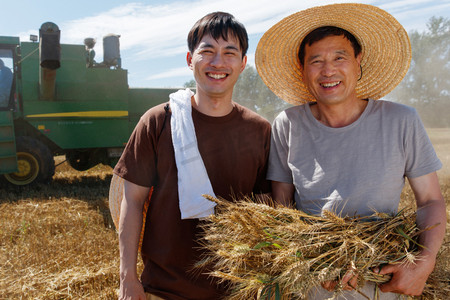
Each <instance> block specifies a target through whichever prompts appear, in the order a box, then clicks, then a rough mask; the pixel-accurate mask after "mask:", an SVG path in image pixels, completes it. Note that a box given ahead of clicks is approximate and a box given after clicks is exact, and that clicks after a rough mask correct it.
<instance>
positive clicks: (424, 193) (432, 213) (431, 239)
mask: <svg viewBox="0 0 450 300" xmlns="http://www.w3.org/2000/svg"><path fill="white" fill-rule="evenodd" d="M409 183H410V185H411V188H412V190H413V192H414V195H415V198H416V203H417V209H418V210H417V225H418V226H419V228H426V227H429V226H433V225H435V224H437V223H439V225H438V226H436V227H435V228H433V229H431V230H427V231H424V232H423V233H422V234H421V235H420V237H419V244H421V245H423V246H425V248H424V249H422V250H421V253H420V257H419V259H418V260H417V261H416V263H415V264H408V265H404V264H402V265H387V266H384V267H383V268H382V269H381V271H380V273H381V274H392V275H393V277H392V279H391V281H389V282H387V283H385V284H383V285H381V286H380V289H381V291H383V292H394V293H400V294H406V295H413V296H416V295H417V296H418V295H420V294H421V293H422V291H423V288H424V287H425V282H426V280H427V278H428V276H429V275H430V273H431V272H432V271H433V269H434V265H435V262H436V255H437V253H438V251H439V248H440V246H441V244H442V241H443V239H444V236H445V226H446V222H447V220H446V219H447V216H446V208H445V201H444V197H443V196H442V193H441V189H440V186H439V180H438V177H437V175H436V172H433V173H430V174H427V175H424V176H420V177H417V178H410V179H409Z"/></svg>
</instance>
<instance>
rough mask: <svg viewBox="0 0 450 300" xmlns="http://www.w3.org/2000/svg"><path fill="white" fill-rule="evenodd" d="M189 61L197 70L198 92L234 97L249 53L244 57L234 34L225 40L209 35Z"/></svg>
mask: <svg viewBox="0 0 450 300" xmlns="http://www.w3.org/2000/svg"><path fill="white" fill-rule="evenodd" d="M187 63H188V66H189V68H190V69H191V70H192V71H193V72H194V77H195V81H196V82H197V93H204V94H205V95H207V96H209V97H214V98H216V97H223V96H229V97H231V95H232V93H233V87H234V85H235V83H236V81H237V79H238V77H239V74H241V72H242V71H243V70H244V68H245V65H246V63H247V57H246V56H245V57H242V50H241V48H240V46H239V41H238V40H237V39H236V38H234V37H233V36H231V35H229V36H228V41H225V40H224V39H222V38H220V39H219V40H215V39H214V38H213V37H211V36H210V35H205V36H204V37H203V38H202V39H201V40H200V43H199V44H198V46H197V47H196V48H195V50H194V53H190V52H189V53H188V55H187Z"/></svg>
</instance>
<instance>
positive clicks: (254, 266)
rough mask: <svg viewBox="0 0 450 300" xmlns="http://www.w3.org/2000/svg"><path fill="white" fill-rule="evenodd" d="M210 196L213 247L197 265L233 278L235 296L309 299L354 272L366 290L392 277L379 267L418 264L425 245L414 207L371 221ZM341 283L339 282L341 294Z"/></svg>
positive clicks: (209, 243) (208, 233)
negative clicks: (317, 288) (320, 287)
mask: <svg viewBox="0 0 450 300" xmlns="http://www.w3.org/2000/svg"><path fill="white" fill-rule="evenodd" d="M207 198H209V199H210V200H211V201H214V202H216V203H217V204H218V206H217V214H216V215H214V216H211V217H210V221H211V222H206V223H204V225H203V228H204V230H205V235H204V236H203V237H202V238H203V241H204V242H203V243H204V246H205V247H206V248H207V249H208V250H210V251H209V252H208V253H209V254H208V255H207V256H205V258H204V260H202V261H201V262H199V263H198V265H197V267H198V268H203V267H206V266H208V267H209V268H212V270H213V271H212V272H211V275H212V276H215V277H218V278H221V279H223V280H224V281H225V282H228V283H229V284H230V285H231V288H230V289H231V291H232V294H231V296H230V297H229V299H236V300H237V299H252V298H254V297H256V296H264V297H268V298H267V299H291V298H290V297H294V298H295V299H297V298H301V299H304V298H306V295H307V293H308V290H309V289H310V288H311V287H313V286H315V285H317V284H318V283H320V282H324V281H330V280H339V278H342V277H343V276H344V274H345V273H346V272H347V271H348V270H349V269H352V270H353V273H354V274H357V275H358V286H356V287H355V288H356V289H357V290H359V288H360V287H361V286H362V285H363V284H364V282H365V281H372V282H376V283H383V282H387V281H388V280H389V277H388V276H382V275H379V274H376V273H374V272H373V271H372V268H374V267H377V266H380V265H383V264H386V263H391V264H399V263H414V260H415V259H416V254H417V249H418V248H419V247H420V246H419V245H418V244H417V242H416V241H415V240H416V238H417V236H418V235H419V234H420V232H421V231H420V230H419V229H418V228H417V227H416V224H415V213H414V211H413V210H406V209H405V210H403V211H401V212H399V213H398V214H397V215H395V216H389V215H387V214H381V213H376V214H374V215H373V216H371V217H370V218H348V217H345V218H341V217H339V216H337V215H335V214H333V213H331V212H325V213H324V216H323V217H320V216H313V215H308V214H306V213H304V212H302V211H299V210H295V209H290V208H286V207H277V208H275V207H273V206H269V205H266V204H262V203H260V204H258V203H254V202H251V201H249V199H244V200H243V201H238V202H235V203H233V202H228V201H224V200H219V199H215V198H212V197H209V196H207ZM342 288H343V287H342V286H340V285H337V287H336V294H339V292H340V291H342ZM361 293H362V292H361ZM363 296H364V295H363ZM271 297H273V298H271ZM366 297H367V296H366ZM367 298H368V297H367Z"/></svg>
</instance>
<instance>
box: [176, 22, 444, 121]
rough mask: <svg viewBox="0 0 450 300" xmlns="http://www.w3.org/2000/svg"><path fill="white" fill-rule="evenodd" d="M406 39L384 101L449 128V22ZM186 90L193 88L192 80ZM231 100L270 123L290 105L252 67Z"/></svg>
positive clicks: (434, 25)
mask: <svg viewBox="0 0 450 300" xmlns="http://www.w3.org/2000/svg"><path fill="white" fill-rule="evenodd" d="M409 38H410V41H411V48H412V61H411V65H410V68H409V71H408V73H407V74H406V76H405V78H404V79H403V81H402V82H401V83H400V84H399V85H398V86H397V87H396V88H395V89H394V90H393V91H392V92H391V93H390V94H389V95H386V96H385V97H383V99H386V100H390V101H395V102H399V103H403V104H406V105H409V106H413V107H415V108H416V109H417V111H418V113H419V115H420V117H421V118H422V121H423V122H424V124H425V126H426V127H450V117H449V116H450V20H449V19H447V18H443V17H432V18H431V19H430V20H429V22H428V23H427V29H426V30H425V31H424V32H418V31H417V30H413V31H410V32H409ZM185 87H195V81H194V80H191V81H189V82H186V83H185ZM233 99H234V100H235V101H237V102H238V103H240V104H242V105H244V106H246V107H248V108H250V109H251V110H253V111H255V112H257V113H258V114H260V115H262V116H263V117H265V118H266V119H267V120H269V121H270V122H272V121H273V119H274V118H275V117H276V116H277V115H278V113H280V112H281V111H283V110H284V109H286V108H288V107H290V106H291V105H290V104H288V103H286V102H284V101H283V100H281V99H280V98H278V97H277V96H276V95H275V94H274V93H272V91H270V90H269V89H268V88H267V87H266V85H265V84H264V83H263V81H262V80H261V77H260V76H259V75H258V72H257V71H256V69H255V67H253V66H251V65H247V67H246V68H245V70H244V71H243V72H242V74H241V76H240V77H239V79H238V81H237V83H236V86H235V88H234V92H233Z"/></svg>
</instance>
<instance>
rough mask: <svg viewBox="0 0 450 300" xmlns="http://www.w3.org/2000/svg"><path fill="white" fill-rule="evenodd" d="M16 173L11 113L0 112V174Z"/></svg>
mask: <svg viewBox="0 0 450 300" xmlns="http://www.w3.org/2000/svg"><path fill="white" fill-rule="evenodd" d="M13 172H17V155H16V143H15V137H14V122H13V116H12V111H0V174H8V173H13Z"/></svg>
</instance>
